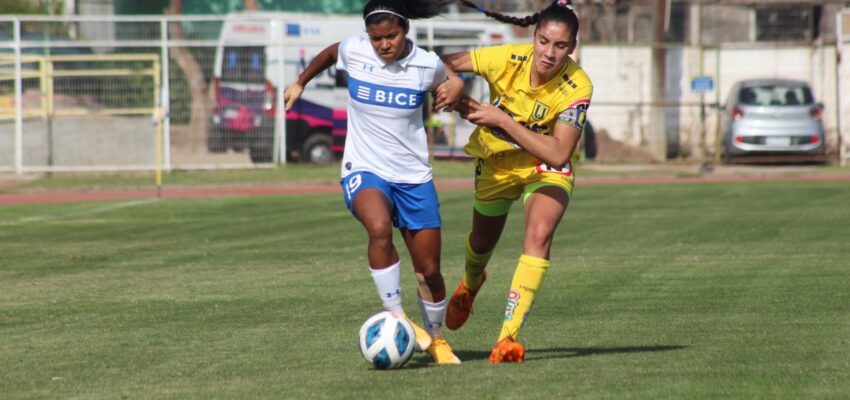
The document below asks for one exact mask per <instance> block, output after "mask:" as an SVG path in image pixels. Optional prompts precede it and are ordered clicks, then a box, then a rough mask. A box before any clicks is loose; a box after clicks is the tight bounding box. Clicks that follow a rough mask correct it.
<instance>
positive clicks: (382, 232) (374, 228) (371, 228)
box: [364, 221, 393, 244]
mask: <svg viewBox="0 0 850 400" xmlns="http://www.w3.org/2000/svg"><path fill="white" fill-rule="evenodd" d="M364 225H365V226H366V233H367V234H368V235H369V242H371V243H374V244H381V243H385V244H390V243H392V240H393V226H392V224H391V223H389V222H381V221H375V222H371V223H364Z"/></svg>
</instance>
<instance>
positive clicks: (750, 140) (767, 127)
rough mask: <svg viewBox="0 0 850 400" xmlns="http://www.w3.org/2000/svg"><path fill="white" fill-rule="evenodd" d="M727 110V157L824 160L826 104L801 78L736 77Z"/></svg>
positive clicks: (753, 159) (759, 159) (724, 121)
mask: <svg viewBox="0 0 850 400" xmlns="http://www.w3.org/2000/svg"><path fill="white" fill-rule="evenodd" d="M723 110H724V111H725V112H724V114H723V125H722V126H724V132H725V133H724V136H723V146H724V151H723V160H724V162H726V163H732V162H736V161H747V160H749V161H779V160H823V159H824V154H825V146H824V129H823V124H822V123H821V116H822V115H823V104H821V103H817V102H815V99H814V96H813V95H812V90H811V89H810V88H809V86H808V84H806V82H803V81H798V80H790V79H752V80H744V81H740V82H738V83H736V84H735V85H734V86H733V87H732V90H731V91H730V92H729V97H728V99H727V100H726V103H725V106H724V107H723Z"/></svg>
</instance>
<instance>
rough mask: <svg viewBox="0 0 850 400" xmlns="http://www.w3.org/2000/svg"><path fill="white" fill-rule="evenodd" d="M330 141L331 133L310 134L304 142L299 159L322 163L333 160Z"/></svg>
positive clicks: (328, 162)
mask: <svg viewBox="0 0 850 400" xmlns="http://www.w3.org/2000/svg"><path fill="white" fill-rule="evenodd" d="M332 143H333V141H332V139H331V135H328V134H326V133H315V134H312V135H310V137H308V138H307V140H306V141H305V142H304V147H303V149H302V153H301V161H304V162H309V163H313V164H322V165H324V164H330V163H332V162H334V159H335V156H334V153H333V151H332V150H331V144H332Z"/></svg>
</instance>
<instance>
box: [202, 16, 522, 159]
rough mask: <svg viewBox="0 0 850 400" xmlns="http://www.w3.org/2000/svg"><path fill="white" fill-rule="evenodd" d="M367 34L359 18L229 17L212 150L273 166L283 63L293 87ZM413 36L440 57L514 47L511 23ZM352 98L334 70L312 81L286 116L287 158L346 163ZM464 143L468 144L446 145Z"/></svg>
mask: <svg viewBox="0 0 850 400" xmlns="http://www.w3.org/2000/svg"><path fill="white" fill-rule="evenodd" d="M365 29H366V28H365V25H364V23H363V19H362V18H361V17H360V16H359V15H358V16H336V15H334V16H330V15H324V14H304V13H266V12H259V13H257V12H255V13H240V14H232V15H230V16H228V18H227V20H226V21H225V23H224V26H223V27H222V30H221V36H220V38H219V42H218V47H217V50H216V55H215V66H214V70H213V72H214V73H213V75H214V76H213V93H214V110H213V115H212V125H211V126H212V129H211V130H210V132H209V135H208V140H207V146H208V148H209V150H210V151H211V152H223V151H226V150H227V149H230V148H232V149H234V150H237V151H238V150H242V149H248V150H250V153H251V160H252V161H253V162H255V163H268V162H272V161H273V156H274V132H275V129H274V128H275V126H274V115H275V109H276V105H275V98H276V94H277V86H278V84H279V80H280V79H279V76H280V72H281V71H280V70H279V65H280V62H281V60H283V61H284V64H283V65H284V70H283V75H284V80H285V84H286V85H288V84H289V83H291V82H292V81H294V80H295V79H296V78H297V76H298V74H300V73H301V72H302V71H303V70H304V68H305V67H306V65H307V64H308V63H309V62H310V60H312V59H313V57H315V56H316V54H318V53H319V52H320V51H321V50H322V49H324V48H325V47H327V46H329V45H330V44H332V43H335V42H339V41H341V40H343V39H344V38H346V37H348V36H351V35H356V34H365ZM409 36H410V37H412V38H414V39H415V40H416V43H417V44H418V45H419V46H422V47H426V48H435V49H436V50H437V51H438V52H440V51H441V50H442V51H446V52H452V51H459V50H461V49H464V48H471V47H479V46H486V45H491V44H500V43H507V42H508V41H510V40H511V39H512V37H513V36H512V34H511V29H510V26H508V25H506V24H501V23H497V22H489V21H456V20H448V19H443V18H434V19H430V20H424V21H412V24H411V31H410V33H409ZM281 41H282V42H281ZM281 44H282V45H283V46H282V48H283V52H282V54H281V50H280V49H281ZM281 55H282V57H281ZM470 82H478V83H476V84H473V85H470V87H469V88H468V92H469V93H470V94H471V95H473V96H474V97H476V98H478V99H479V100H481V99H486V98H487V97H486V96H487V93H486V90H487V87H486V85H484V84H481V83H480V80H478V81H472V80H470ZM347 99H348V89H347V77H346V76H345V74H343V73H337V71H336V69H335V68H334V67H331V68H329V69H328V70H327V71H326V72H325V73H324V74H322V75H320V76H317V77H316V78H314V79H313V80H312V81H311V82H310V84H309V85H308V86H307V88H305V91H304V94H303V95H302V97H301V98H300V99H299V100H298V101H297V102H296V103H295V105H294V106H293V109H292V110H290V111H289V112H288V113H287V114H286V149H287V154H286V157H287V159H288V160H293V161H306V162H313V163H329V162H332V161H334V160H336V159H337V158H339V156H340V155H341V154H342V151H343V148H344V146H345V134H346V125H347V111H346V103H347ZM457 128H459V129H465V130H468V131H469V132H468V133H465V135H466V137H467V138H468V135H469V133H471V132H472V126H471V125H470V126H469V127H463V128H461V127H460V126H458V127H457ZM461 136H463V134H461ZM463 144H465V139H464V140H463V143H450V144H448V143H447V145H453V146H456V147H458V146H459V147H462V146H463ZM458 154H459V153H458Z"/></svg>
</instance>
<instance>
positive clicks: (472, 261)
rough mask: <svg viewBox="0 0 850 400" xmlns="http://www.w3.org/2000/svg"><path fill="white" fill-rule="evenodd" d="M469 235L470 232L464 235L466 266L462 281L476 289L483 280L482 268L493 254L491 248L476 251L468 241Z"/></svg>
mask: <svg viewBox="0 0 850 400" xmlns="http://www.w3.org/2000/svg"><path fill="white" fill-rule="evenodd" d="M471 235H472V232H470V233H469V235H467V236H466V267H465V269H464V274H463V283H464V284H465V285H466V287H467V288H469V289H472V290H476V289H478V288H479V287H480V286H481V283H482V282H483V281H484V268H485V267H487V263H488V262H489V261H490V256H492V255H493V250H490V251H488V252H486V253H484V254H478V253H476V252H475V251H474V250H473V249H472V245H471V244H470V241H469V240H470V236H471Z"/></svg>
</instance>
